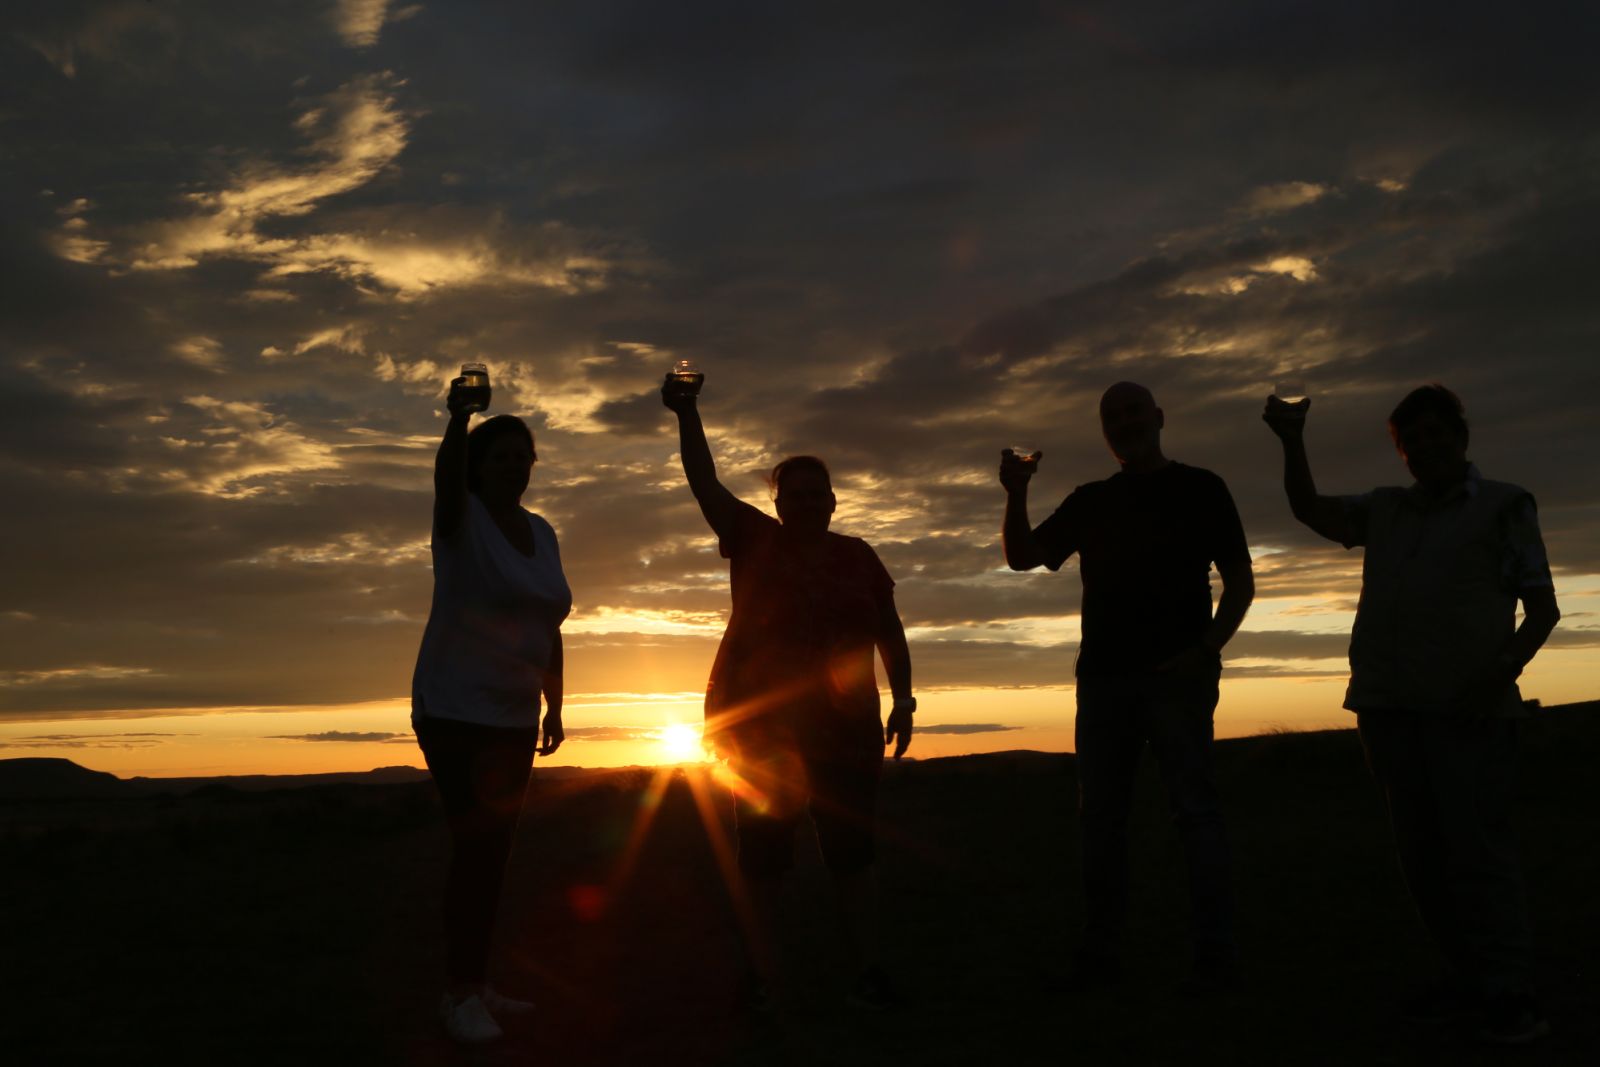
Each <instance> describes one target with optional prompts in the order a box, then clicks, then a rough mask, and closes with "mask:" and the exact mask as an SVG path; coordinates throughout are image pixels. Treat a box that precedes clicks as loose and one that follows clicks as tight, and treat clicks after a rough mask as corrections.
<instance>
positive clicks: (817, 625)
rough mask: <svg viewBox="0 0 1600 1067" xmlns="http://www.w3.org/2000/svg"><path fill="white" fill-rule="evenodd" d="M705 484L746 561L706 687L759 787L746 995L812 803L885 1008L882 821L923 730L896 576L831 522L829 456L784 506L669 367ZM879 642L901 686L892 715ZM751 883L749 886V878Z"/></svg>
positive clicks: (713, 711) (748, 888)
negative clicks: (884, 710)
mask: <svg viewBox="0 0 1600 1067" xmlns="http://www.w3.org/2000/svg"><path fill="white" fill-rule="evenodd" d="M662 401H663V402H664V403H665V404H666V406H667V407H669V408H671V409H672V410H673V412H674V413H676V415H677V416H678V435H679V448H680V451H681V454H682V458H683V470H684V474H685V475H687V477H688V480H689V488H690V489H692V490H693V491H694V496H695V499H696V500H697V501H698V502H699V504H700V510H701V512H702V513H703V514H704V515H705V517H706V521H707V522H708V523H709V524H710V525H711V529H712V530H713V531H714V532H715V533H716V535H717V538H718V542H719V548H720V550H721V553H722V555H723V556H724V557H726V558H727V559H728V560H729V562H730V569H731V577H732V586H733V612H732V615H731V616H730V617H729V620H728V628H727V631H726V633H724V635H723V638H722V644H721V646H720V647H719V648H718V650H717V657H716V661H715V663H714V665H713V666H712V671H711V679H710V684H709V685H708V687H707V691H706V733H707V738H708V740H709V741H711V742H712V743H713V744H714V745H715V746H716V748H717V750H718V752H719V753H721V754H725V755H727V756H728V758H729V763H730V766H731V767H732V769H733V770H734V772H735V774H736V775H737V776H738V777H739V778H740V779H742V780H743V782H744V783H746V785H744V786H740V787H738V788H736V790H735V796H736V804H735V811H736V817H737V822H738V841H739V871H740V873H741V876H742V878H743V881H744V887H743V889H744V891H745V892H746V893H747V894H748V897H749V899H750V901H751V902H752V904H753V905H754V910H755V913H756V917H757V921H758V923H759V927H760V928H759V929H757V930H755V931H749V930H746V931H744V941H745V950H746V954H747V957H748V960H749V963H750V966H751V974H750V975H749V976H748V978H747V981H746V988H745V989H744V990H743V991H742V992H741V997H742V999H743V1000H744V1002H745V1004H746V1006H748V1007H755V1008H764V1007H765V1006H766V1004H767V1003H768V1001H769V993H768V988H769V987H770V984H771V982H772V980H773V978H774V977H775V975H774V964H773V961H772V958H771V955H770V953H769V945H770V942H771V937H772V934H773V930H774V926H775V919H776V907H777V899H778V894H779V889H780V879H781V877H782V875H783V874H784V873H785V872H787V871H788V870H789V869H790V868H791V867H792V865H793V862H794V838H795V831H796V829H797V827H798V825H799V821H800V818H801V815H802V814H803V813H804V812H805V811H806V810H807V809H809V811H810V814H811V820H812V822H813V824H814V825H815V828H816V834H817V843H818V845H819V846H820V848H821V852H822V859H823V861H824V863H825V864H826V866H827V868H828V872H829V874H830V875H831V877H832V880H833V884H834V888H835V890H836V893H837V897H838V905H839V918H840V923H841V928H842V929H841V932H842V933H843V935H844V938H845V941H846V944H847V946H848V947H849V949H850V950H851V953H852V955H853V956H854V963H855V965H856V967H857V969H858V971H859V976H858V979H857V983H856V986H855V988H854V989H853V990H852V991H851V994H850V999H851V1000H852V1001H854V1002H855V1003H857V1004H858V1005H861V1006H864V1007H872V1008H883V1007H889V1006H891V1005H892V1004H893V1003H894V1002H895V1001H896V1000H897V995H896V993H895V992H894V990H893V989H892V988H891V987H890V985H889V982H888V979H887V978H886V976H885V974H884V972H883V969H882V967H881V965H880V962H879V959H878V945H877V936H876V930H877V919H876V908H877V905H876V900H875V896H876V888H875V880H874V878H873V861H874V859H875V858H876V854H877V852H876V840H875V831H874V822H875V818H876V811H877V795H878V778H879V774H880V771H881V769H882V764H883V749H884V746H885V745H887V744H889V743H890V742H891V741H892V742H894V744H895V749H894V754H895V758H896V759H898V758H899V757H900V756H901V754H903V753H904V752H905V750H906V746H907V745H909V744H910V743H911V730H912V713H913V712H914V711H915V710H916V705H917V702H916V699H915V698H914V697H913V696H912V695H911V654H910V650H909V649H908V647H907V645H906V635H905V629H904V627H903V626H902V625H901V622H900V615H899V612H898V611H897V610H896V608H895V603H894V582H893V580H892V579H891V578H890V577H889V572H888V571H887V570H885V569H884V566H883V564H882V563H881V562H880V561H879V560H878V556H877V554H876V553H875V552H873V550H872V548H871V546H869V545H868V544H867V543H866V542H865V541H863V540H861V539H860V538H857V537H844V536H841V535H839V534H836V533H831V532H829V530H828V524H829V522H830V521H831V519H832V516H833V511H834V506H835V499H834V495H833V487H832V482H831V479H830V478H829V474H828V468H827V467H826V466H825V465H824V464H823V462H822V461H821V460H820V459H817V458H816V457H814V456H793V457H791V458H789V459H786V460H784V461H783V462H782V463H780V464H778V466H777V467H776V468H775V469H774V470H773V472H772V486H773V489H774V491H775V493H776V506H777V511H778V518H777V519H773V518H772V517H771V516H768V515H766V514H764V513H763V512H761V511H758V510H757V509H756V508H754V507H751V506H750V505H749V504H746V503H744V502H743V501H741V500H739V499H737V498H736V497H735V496H734V495H733V494H732V493H731V492H729V491H728V490H727V488H726V487H724V486H723V484H722V483H721V482H720V481H718V480H717V472H716V467H715V465H714V463H713V461H712V458H711V449H710V446H709V445H708V444H707V443H706V435H705V429H704V427H703V426H702V425H701V422H700V413H699V410H698V408H697V406H696V400H695V396H694V393H693V392H691V391H687V390H683V389H680V388H677V387H675V386H674V384H673V382H672V381H671V379H670V378H669V380H668V382H667V384H666V385H664V386H663V388H662ZM874 652H877V653H879V654H881V655H882V657H883V663H884V667H885V669H886V671H887V672H888V677H889V686H890V689H891V690H892V692H893V694H894V707H893V710H892V711H891V712H890V714H889V721H888V725H887V728H886V727H885V726H884V724H883V721H882V720H881V719H880V717H879V714H880V713H879V706H878V683H877V677H876V672H875V665H874V662H873V655H874ZM735 891H736V892H737V891H738V887H736V890H735Z"/></svg>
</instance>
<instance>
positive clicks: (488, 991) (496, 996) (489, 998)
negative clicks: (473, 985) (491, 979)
mask: <svg viewBox="0 0 1600 1067" xmlns="http://www.w3.org/2000/svg"><path fill="white" fill-rule="evenodd" d="M478 996H480V997H482V998H483V1006H484V1007H486V1008H488V1009H489V1011H490V1012H492V1013H493V1014H495V1015H499V1016H502V1017H503V1016H506V1015H528V1014H530V1013H531V1012H532V1011H533V1001H531V1000H518V999H517V998H516V997H508V996H506V995H505V994H504V993H502V992H500V990H498V989H496V988H495V987H494V986H492V985H485V986H484V987H483V992H482V993H479V994H478Z"/></svg>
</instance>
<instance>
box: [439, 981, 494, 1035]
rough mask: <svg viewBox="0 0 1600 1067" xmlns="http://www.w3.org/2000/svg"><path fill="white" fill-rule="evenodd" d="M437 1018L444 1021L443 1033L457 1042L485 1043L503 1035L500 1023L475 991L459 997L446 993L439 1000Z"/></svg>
mask: <svg viewBox="0 0 1600 1067" xmlns="http://www.w3.org/2000/svg"><path fill="white" fill-rule="evenodd" d="M439 1018H440V1021H442V1022H443V1023H444V1029H445V1033H447V1034H449V1035H450V1039H451V1040H452V1041H455V1042H456V1043H458V1044H462V1045H485V1044H488V1043H489V1042H490V1041H498V1040H499V1039H500V1038H502V1037H504V1036H505V1031H504V1030H502V1029H500V1024H499V1023H497V1022H495V1021H494V1016H493V1015H490V1014H489V1008H488V1006H487V1005H485V1004H484V1002H483V998H482V997H480V996H479V995H478V994H476V993H468V994H467V995H466V996H464V997H461V998H459V999H458V998H456V997H452V996H451V995H450V994H449V993H446V994H445V995H444V999H443V1000H442V1001H440V1002H439Z"/></svg>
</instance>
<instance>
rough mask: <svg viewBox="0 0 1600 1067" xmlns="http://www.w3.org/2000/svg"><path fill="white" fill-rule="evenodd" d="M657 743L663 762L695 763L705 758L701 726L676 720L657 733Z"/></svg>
mask: <svg viewBox="0 0 1600 1067" xmlns="http://www.w3.org/2000/svg"><path fill="white" fill-rule="evenodd" d="M656 745H657V746H658V748H659V749H660V751H661V762H663V763H695V762H700V761H703V760H704V759H705V749H704V748H703V747H702V745H701V741H700V727H698V726H693V725H691V724H689V723H686V722H676V723H673V724H672V725H671V726H668V727H666V728H665V729H663V730H662V731H661V733H660V734H659V735H657V738H656Z"/></svg>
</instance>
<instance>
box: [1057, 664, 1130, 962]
mask: <svg viewBox="0 0 1600 1067" xmlns="http://www.w3.org/2000/svg"><path fill="white" fill-rule="evenodd" d="M1141 699H1142V696H1141V694H1140V693H1139V692H1138V691H1137V690H1136V689H1135V688H1134V687H1132V686H1131V685H1130V684H1128V683H1127V682H1125V681H1123V680H1121V679H1079V681H1078V714H1077V720H1076V723H1075V726H1074V737H1075V745H1076V749H1077V766H1078V821H1079V832H1080V836H1081V839H1082V849H1083V889H1084V924H1083V935H1082V939H1081V941H1080V942H1079V947H1078V961H1077V965H1078V969H1079V971H1080V974H1081V976H1082V977H1088V975H1087V974H1082V972H1087V971H1092V970H1095V969H1100V970H1103V971H1105V972H1107V975H1106V976H1107V977H1110V976H1112V975H1114V972H1115V970H1116V968H1117V961H1118V956H1119V953H1120V950H1121V941H1122V929H1123V926H1124V924H1125V921H1126V917H1127V910H1128V817H1129V814H1130V813H1131V811H1132V809H1133V787H1134V778H1135V775H1136V774H1137V772H1138V768H1139V753H1140V751H1141V750H1142V749H1143V747H1144V737H1143V735H1142V733H1141V731H1140V729H1139V704H1140V701H1141Z"/></svg>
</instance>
